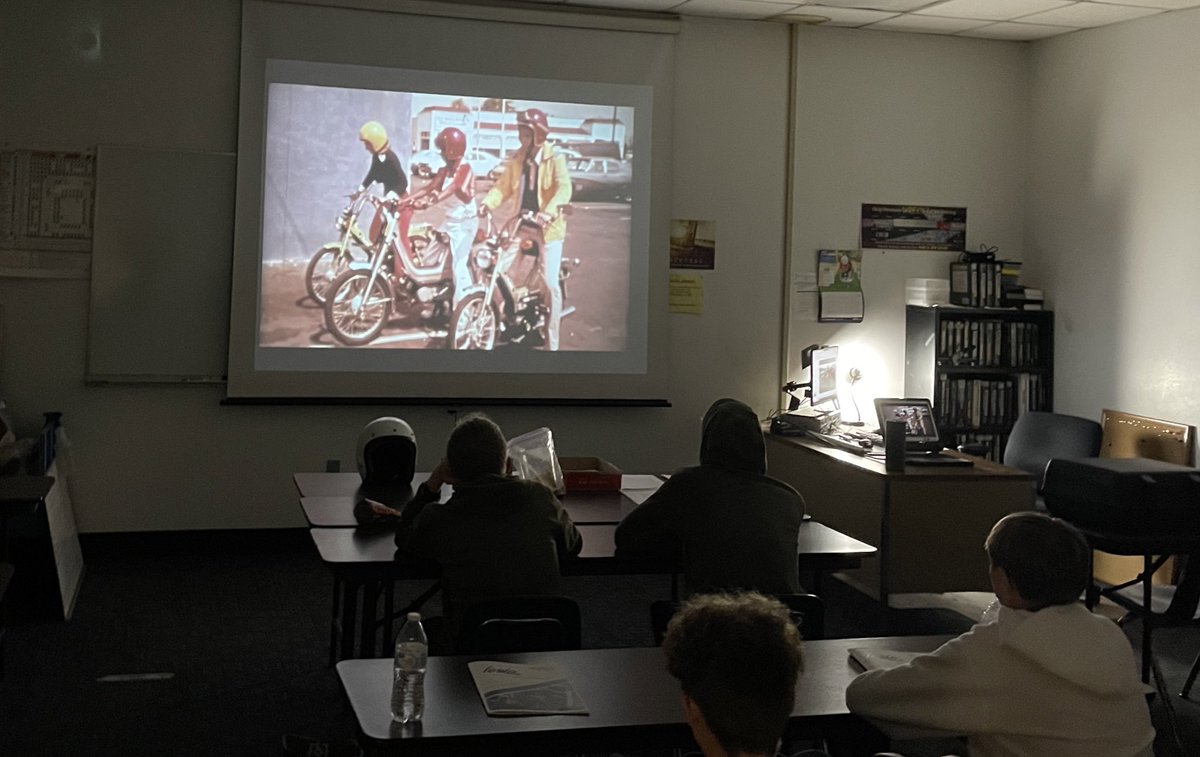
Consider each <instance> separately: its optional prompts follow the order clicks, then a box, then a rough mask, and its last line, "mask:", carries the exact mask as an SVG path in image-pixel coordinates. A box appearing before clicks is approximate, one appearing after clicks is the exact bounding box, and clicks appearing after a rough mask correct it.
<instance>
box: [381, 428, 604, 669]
mask: <svg viewBox="0 0 1200 757" xmlns="http://www.w3.org/2000/svg"><path fill="white" fill-rule="evenodd" d="M507 470H508V450H507V445H506V443H505V440H504V434H503V433H501V431H500V427H499V426H497V425H496V424H495V423H493V422H492V421H491V420H490V419H488V418H487V417H485V416H483V415H471V416H468V417H466V418H464V419H463V420H462V421H460V422H459V423H458V425H457V426H455V428H454V430H453V431H452V432H451V433H450V439H449V441H448V442H447V443H446V457H445V459H444V460H442V462H441V463H439V464H438V466H437V468H436V469H434V471H433V473H431V474H430V475H429V478H428V479H427V480H426V481H425V482H424V483H423V484H421V485H420V486H418V487H417V492H416V494H415V495H414V496H413V499H412V500H411V501H410V502H409V503H408V504H407V505H405V506H404V509H403V510H402V511H401V515H400V525H399V528H398V530H397V532H396V544H397V546H399V547H400V548H401V549H402V550H404V551H405V552H408V553H410V554H413V555H416V556H418V557H424V558H427V559H431V560H434V561H436V562H437V563H438V564H439V565H440V566H441V568H442V608H443V612H444V615H445V631H444V633H443V639H442V642H443V644H445V645H447V646H449V645H452V643H453V642H452V640H453V639H455V638H457V633H458V623H459V616H460V614H461V612H462V610H463V608H464V607H466V606H467V605H469V604H471V603H473V602H478V601H482V600H485V599H497V598H500V597H507V596H514V595H538V594H557V593H558V592H559V561H560V560H561V559H562V558H564V557H567V556H570V555H577V554H579V550H580V549H581V548H582V547H583V541H582V539H581V538H580V536H579V531H578V530H577V529H576V528H575V524H574V523H572V522H571V516H570V515H568V514H567V512H566V511H565V510H563V508H562V505H561V504H559V501H558V498H557V497H555V496H554V493H553V492H552V491H550V490H549V489H548V488H546V487H545V486H544V485H542V484H540V483H537V482H534V481H523V480H521V479H517V478H512V477H509V476H507V475H506V472H507ZM445 484H451V485H453V486H454V494H453V495H452V496H451V497H450V499H449V500H447V501H446V502H445V503H444V504H439V503H438V500H439V499H440V497H441V490H442V486H443V485H445Z"/></svg>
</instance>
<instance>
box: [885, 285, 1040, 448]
mask: <svg viewBox="0 0 1200 757" xmlns="http://www.w3.org/2000/svg"><path fill="white" fill-rule="evenodd" d="M904 393H905V395H906V396H909V397H929V398H930V399H931V400H933V407H934V412H935V413H936V414H937V422H938V426H939V427H940V429H941V431H942V434H943V436H944V437H945V438H944V439H943V441H944V443H945V444H946V445H947V446H949V447H954V446H957V445H959V444H968V443H984V444H987V445H988V456H989V457H990V458H991V459H993V460H995V461H997V462H999V461H1000V460H1002V459H1003V457H1004V445H1005V444H1006V443H1007V442H1008V434H1009V432H1010V431H1011V430H1012V426H1013V423H1015V422H1016V419H1017V417H1018V416H1020V415H1021V413H1023V412H1025V411H1026V410H1052V409H1053V408H1054V313H1052V312H1050V311H1048V310H1017V309H997V308H966V307H953V306H951V307H945V306H938V307H922V306H917V305H909V306H907V307H906V309H905V350H904Z"/></svg>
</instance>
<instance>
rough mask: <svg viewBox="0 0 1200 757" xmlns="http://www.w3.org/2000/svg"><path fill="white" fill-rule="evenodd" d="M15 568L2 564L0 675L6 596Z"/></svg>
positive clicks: (1, 670)
mask: <svg viewBox="0 0 1200 757" xmlns="http://www.w3.org/2000/svg"><path fill="white" fill-rule="evenodd" d="M12 576H13V566H11V565H9V564H8V563H6V562H0V675H3V674H4V622H5V613H4V594H5V592H7V591H8V582H9V581H10V580H12Z"/></svg>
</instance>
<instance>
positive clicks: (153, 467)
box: [0, 0, 788, 532]
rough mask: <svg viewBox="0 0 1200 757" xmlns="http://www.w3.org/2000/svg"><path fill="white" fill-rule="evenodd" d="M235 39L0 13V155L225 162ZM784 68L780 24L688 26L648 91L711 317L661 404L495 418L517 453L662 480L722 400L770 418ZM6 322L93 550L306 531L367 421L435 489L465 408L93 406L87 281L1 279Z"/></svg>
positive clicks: (135, 388) (686, 347) (111, 1)
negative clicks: (663, 74)
mask: <svg viewBox="0 0 1200 757" xmlns="http://www.w3.org/2000/svg"><path fill="white" fill-rule="evenodd" d="M239 28H240V3H239V2H237V0H210V1H209V2H204V3H195V2H186V1H185V0H169V1H163V0H102V1H100V2H82V1H81V0H9V1H8V2H5V3H0V29H3V30H4V32H3V33H4V44H3V45H0V102H4V103H7V104H8V105H6V108H5V116H4V118H3V119H0V143H6V144H9V145H11V146H14V147H19V148H25V147H57V148H73V149H78V148H87V147H93V146H95V145H97V144H109V143H111V144H124V145H137V146H143V147H162V148H171V149H191V150H209V151H232V150H234V149H235V147H236V122H237V70H238V50H239V39H238V35H239ZM96 32H98V38H99V49H98V50H97V49H96V47H95V45H93V44H91V40H90V38H89V37H88V36H87V35H88V34H90V33H96ZM787 60H788V32H787V27H786V26H783V25H779V24H764V23H754V22H737V21H721V22H718V21H712V20H706V19H688V20H685V22H684V23H683V30H682V33H681V34H680V35H679V36H678V38H677V65H676V70H677V72H678V73H677V80H676V85H677V86H676V91H675V92H674V93H658V94H659V95H660V96H671V97H674V99H675V103H674V105H675V133H674V134H673V135H672V141H673V142H674V146H675V160H674V163H673V165H674V169H673V173H674V176H673V179H674V203H673V209H672V210H673V213H674V214H675V215H676V216H678V217H684V218H701V219H706V218H707V219H714V220H715V221H716V224H717V241H718V253H717V268H716V270H715V271H712V272H706V273H705V274H704V278H705V286H706V291H705V312H704V314H703V315H686V316H685V315H675V316H672V317H671V321H670V332H671V333H670V347H669V349H670V356H669V361H670V370H671V376H670V387H669V399H670V400H671V401H672V403H673V406H672V407H671V408H668V409H645V408H626V409H621V408H617V409H613V408H521V407H496V408H489V409H488V412H489V414H491V415H492V416H493V417H494V418H495V419H496V420H497V421H498V422H499V423H500V424H501V426H502V427H503V428H504V429H505V430H506V431H507V432H508V433H509V434H511V435H515V434H517V433H520V432H523V431H526V430H529V429H532V428H536V427H538V426H543V425H545V426H549V427H551V428H552V430H553V431H554V436H555V442H556V444H557V447H558V450H559V452H560V454H565V455H598V456H601V457H604V458H606V459H608V460H611V461H612V462H614V463H616V464H617V465H619V466H621V467H622V468H624V469H626V470H631V471H656V470H668V469H671V468H674V467H676V466H679V465H682V464H686V463H689V462H692V461H694V460H695V458H696V454H697V448H698V430H699V420H700V417H701V415H702V414H703V412H704V410H705V408H706V407H707V406H708V404H709V403H710V402H711V401H712V400H713V399H716V398H717V397H721V396H736V397H740V398H742V399H744V400H746V401H747V402H749V403H750V404H752V405H753V406H754V407H755V408H756V409H757V410H758V411H759V412H760V413H762V414H764V415H765V414H766V413H767V412H768V410H770V409H772V408H773V407H774V406H775V404H776V403H777V401H778V400H777V395H778V391H777V389H778V383H777V382H778V376H779V374H780V372H781V369H780V364H779V344H780V342H781V318H780V313H781V310H782V307H783V290H782V286H781V285H780V277H781V274H782V270H783V255H782V250H783V228H782V225H781V222H780V219H781V218H782V217H783V210H784V200H783V197H784V191H783V189H784V186H785V166H784V162H783V161H781V160H780V156H781V155H783V154H785V150H786V131H787V126H786V124H787V117H786V107H787V106H786V103H787V81H788V76H787ZM747 187H755V188H756V189H755V192H756V194H757V195H758V196H756V198H755V200H754V201H753V202H746V195H747V189H746V188H747ZM760 190H761V191H760ZM181 212H186V209H181ZM662 254H664V255H665V254H666V250H663V251H662ZM0 308H2V316H3V336H2V352H0V397H2V398H3V399H5V400H6V401H7V402H8V405H9V407H10V408H11V409H12V411H13V415H14V420H15V421H16V423H17V425H18V428H19V429H20V430H22V431H24V432H25V433H26V434H31V433H33V431H34V430H35V429H36V428H37V426H38V424H39V422H40V413H41V412H42V411H44V410H61V411H63V412H64V413H65V415H64V424H65V427H66V429H67V433H68V435H69V437H70V438H71V440H72V443H73V448H72V450H71V454H72V459H73V461H74V470H75V473H74V475H73V476H72V477H71V485H72V489H71V492H72V499H73V504H74V508H75V512H76V517H77V519H78V521H79V527H80V530H81V531H84V532H102V531H143V530H172V529H210V528H259V527H286V526H300V525H303V518H302V516H301V514H300V510H299V507H298V506H297V501H296V494H295V491H294V489H293V487H292V483H291V474H292V473H293V472H294V471H298V470H323V469H324V467H325V461H326V460H328V459H336V460H340V462H341V464H342V466H343V469H352V468H353V465H354V443H355V439H356V436H357V434H358V431H359V429H360V428H361V427H362V426H363V425H364V424H365V423H366V422H367V421H369V420H371V419H372V418H374V417H377V416H379V415H385V414H386V415H390V414H396V415H399V416H401V417H403V418H405V419H406V420H408V421H409V422H410V423H411V424H412V425H413V427H414V428H415V429H416V432H417V436H418V446H419V460H418V464H419V466H420V467H422V468H424V469H426V470H428V469H431V468H432V467H433V465H434V464H435V463H436V461H437V460H438V458H439V457H440V454H441V450H442V449H443V448H444V444H445V439H446V436H447V435H448V433H449V430H450V428H451V426H452V424H453V422H454V418H455V415H456V414H457V413H461V412H463V411H467V410H471V409H473V408H468V407H460V408H445V407H404V406H383V407H360V406H351V407H346V406H305V407H295V406H293V407H287V406H280V407H225V406H221V405H220V404H219V403H220V400H221V398H222V397H223V388H222V387H220V386H203V385H200V386H197V385H168V386H161V385H119V386H85V385H84V383H83V377H84V369H85V357H86V356H85V350H86V329H87V313H88V285H87V282H86V281H79V280H74V281H60V280H28V279H0ZM163 317H164V318H186V317H188V316H187V314H185V313H183V314H181V313H164V314H163ZM129 348H130V349H131V350H136V349H139V345H137V344H130V345H129Z"/></svg>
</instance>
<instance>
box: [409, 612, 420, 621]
mask: <svg viewBox="0 0 1200 757" xmlns="http://www.w3.org/2000/svg"><path fill="white" fill-rule="evenodd" d="M408 619H409V620H420V619H421V613H419V612H410V613H409V614H408Z"/></svg>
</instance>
